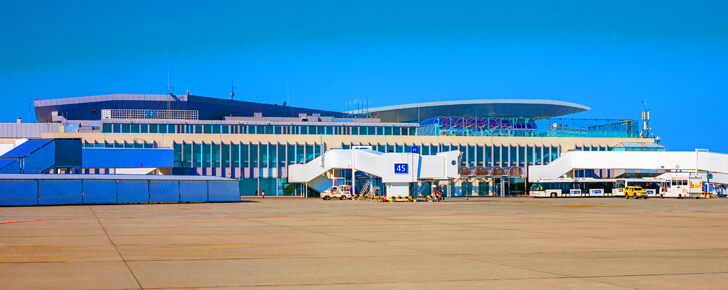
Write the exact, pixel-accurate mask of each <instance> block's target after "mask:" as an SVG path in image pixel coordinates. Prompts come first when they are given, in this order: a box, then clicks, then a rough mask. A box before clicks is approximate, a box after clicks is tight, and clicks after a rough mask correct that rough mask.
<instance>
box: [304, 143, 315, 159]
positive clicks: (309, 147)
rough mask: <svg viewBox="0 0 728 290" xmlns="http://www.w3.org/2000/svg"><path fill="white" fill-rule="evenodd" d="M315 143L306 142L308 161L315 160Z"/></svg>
mask: <svg viewBox="0 0 728 290" xmlns="http://www.w3.org/2000/svg"><path fill="white" fill-rule="evenodd" d="M313 153H314V152H313V145H308V144H306V162H310V161H311V160H313Z"/></svg>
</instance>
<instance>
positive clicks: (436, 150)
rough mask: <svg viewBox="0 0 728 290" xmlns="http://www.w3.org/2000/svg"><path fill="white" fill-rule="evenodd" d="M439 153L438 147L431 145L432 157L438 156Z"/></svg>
mask: <svg viewBox="0 0 728 290" xmlns="http://www.w3.org/2000/svg"><path fill="white" fill-rule="evenodd" d="M438 152H439V150H438V148H437V145H430V155H437V153H438Z"/></svg>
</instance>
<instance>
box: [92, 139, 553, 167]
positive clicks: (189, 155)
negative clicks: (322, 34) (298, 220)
mask: <svg viewBox="0 0 728 290" xmlns="http://www.w3.org/2000/svg"><path fill="white" fill-rule="evenodd" d="M353 145H360V144H342V145H341V148H343V149H349V148H351V146H353ZM84 146H85V147H105V148H157V144H156V143H136V142H134V143H85V144H84ZM364 146H371V148H372V149H373V150H376V151H379V152H383V153H389V152H393V153H408V152H412V147H417V152H419V153H420V154H422V155H435V154H437V153H438V152H446V151H456V150H459V151H460V152H462V153H463V154H462V158H461V164H460V165H461V166H465V167H471V168H472V167H476V166H483V167H491V166H501V167H509V166H519V167H525V166H526V164H528V165H541V164H548V163H549V162H551V161H553V160H555V159H556V158H558V157H559V154H560V152H561V150H560V148H559V147H558V146H466V145H449V144H440V145H410V144H394V145H390V144H384V145H382V144H374V145H371V144H370V145H364ZM173 147H174V152H175V165H174V166H175V167H198V168H211V167H225V168H229V167H231V164H232V167H235V168H248V167H253V168H268V167H270V168H276V167H285V166H286V165H287V164H295V163H306V162H309V161H311V160H313V159H314V158H316V157H318V156H321V154H322V150H325V148H324V149H322V148H321V146H320V145H319V144H253V143H230V144H227V143H223V144H215V143H174V146H173ZM231 162H232V163H231ZM241 164H242V165H241Z"/></svg>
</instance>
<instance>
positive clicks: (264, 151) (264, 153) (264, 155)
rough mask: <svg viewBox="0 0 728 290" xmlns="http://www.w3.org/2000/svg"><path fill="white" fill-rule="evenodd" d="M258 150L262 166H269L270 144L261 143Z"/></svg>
mask: <svg viewBox="0 0 728 290" xmlns="http://www.w3.org/2000/svg"><path fill="white" fill-rule="evenodd" d="M258 150H259V151H260V167H262V168H265V167H268V160H269V159H268V158H269V156H268V144H260V146H259V147H258Z"/></svg>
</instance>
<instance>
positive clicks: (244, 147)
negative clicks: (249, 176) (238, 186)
mask: <svg viewBox="0 0 728 290" xmlns="http://www.w3.org/2000/svg"><path fill="white" fill-rule="evenodd" d="M240 162H241V163H240V164H241V165H240V166H241V167H245V168H248V167H250V145H248V144H240Z"/></svg>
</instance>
